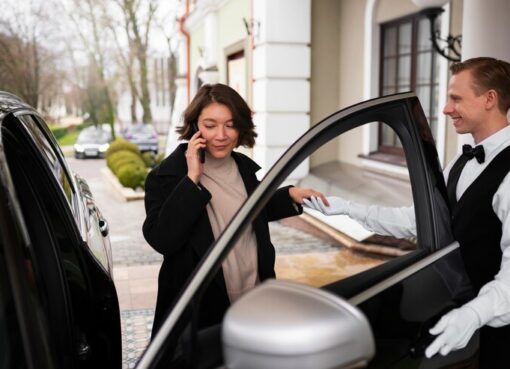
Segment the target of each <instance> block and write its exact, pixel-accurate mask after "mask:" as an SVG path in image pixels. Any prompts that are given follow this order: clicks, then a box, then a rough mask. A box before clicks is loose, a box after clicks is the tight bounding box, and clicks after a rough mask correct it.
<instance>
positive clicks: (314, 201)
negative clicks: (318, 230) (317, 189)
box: [303, 196, 349, 215]
mask: <svg viewBox="0 0 510 369" xmlns="http://www.w3.org/2000/svg"><path fill="white" fill-rule="evenodd" d="M326 199H327V200H328V201H329V206H326V204H324V203H323V202H322V200H321V199H320V198H319V197H315V196H312V197H310V199H304V200H303V201H304V205H305V206H306V207H308V208H310V209H314V210H317V211H320V212H321V213H323V214H325V215H340V214H347V215H348V214H349V201H347V200H344V199H342V198H341V197H335V196H329V197H326Z"/></svg>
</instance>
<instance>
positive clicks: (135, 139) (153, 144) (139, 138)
mask: <svg viewBox="0 0 510 369" xmlns="http://www.w3.org/2000/svg"><path fill="white" fill-rule="evenodd" d="M122 136H123V137H124V138H125V139H126V140H128V141H131V142H132V143H134V144H136V145H137V146H138V148H139V149H140V151H141V152H145V151H152V152H153V153H154V154H157V153H158V150H159V141H158V133H157V132H156V129H155V128H154V126H153V125H152V124H143V123H137V124H131V125H129V126H127V127H126V128H124V129H123V130H122Z"/></svg>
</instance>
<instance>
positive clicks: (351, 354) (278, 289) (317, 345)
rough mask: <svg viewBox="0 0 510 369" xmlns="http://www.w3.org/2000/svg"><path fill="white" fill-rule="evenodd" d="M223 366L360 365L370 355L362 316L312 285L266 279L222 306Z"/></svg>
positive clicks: (319, 367)
mask: <svg viewBox="0 0 510 369" xmlns="http://www.w3.org/2000/svg"><path fill="white" fill-rule="evenodd" d="M222 341H223V355H224V359H225V365H226V367H227V368H229V369H236V368H242V369H262V368H264V369H266V368H279V369H286V368H288V369H309V368H315V369H322V368H324V369H326V368H344V367H351V366H356V367H358V366H357V365H362V366H363V365H366V364H367V363H368V362H369V360H370V359H371V358H372V357H373V356H374V354H375V344H374V338H373V335H372V331H371V329H370V325H369V323H368V320H367V319H366V318H365V316H364V315H363V313H362V312H361V311H360V310H359V309H357V308H356V307H354V306H351V305H349V304H348V303H347V302H346V301H345V300H343V299H341V298H339V297H337V296H335V295H333V294H331V293H329V292H326V291H324V290H320V289H317V288H314V287H309V286H305V285H301V284H297V283H294V282H289V281H281V280H270V281H267V282H264V283H263V284H261V285H260V286H259V287H257V288H255V289H254V290H252V291H250V292H249V293H247V294H246V295H244V296H243V297H242V298H240V299H239V300H238V301H237V302H236V303H235V304H234V305H232V306H231V307H230V309H229V310H228V312H227V314H226V316H225V319H224V320H223V328H222Z"/></svg>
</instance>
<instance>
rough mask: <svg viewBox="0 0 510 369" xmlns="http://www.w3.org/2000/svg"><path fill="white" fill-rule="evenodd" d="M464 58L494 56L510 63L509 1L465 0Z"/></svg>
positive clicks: (463, 24) (463, 22)
mask: <svg viewBox="0 0 510 369" xmlns="http://www.w3.org/2000/svg"><path fill="white" fill-rule="evenodd" d="M463 8H464V10H463V16H462V59H463V60H466V59H470V58H474V57H477V56H492V57H494V58H498V59H501V60H505V61H507V62H510V47H509V43H508V35H509V33H510V21H509V20H510V1H508V0H490V1H487V0H464V5H463Z"/></svg>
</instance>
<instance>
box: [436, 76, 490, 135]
mask: <svg viewBox="0 0 510 369" xmlns="http://www.w3.org/2000/svg"><path fill="white" fill-rule="evenodd" d="M486 102H487V98H486V96H485V93H483V94H481V95H479V96H477V94H476V92H475V90H474V84H473V78H472V76H471V72H470V71H469V70H464V71H462V72H459V73H457V74H455V75H453V76H452V78H451V79H450V83H449V84H448V101H447V103H446V105H445V106H444V108H443V113H444V114H445V115H448V116H450V118H451V119H452V121H453V126H454V127H455V130H456V131H457V133H471V134H472V135H473V137H474V138H475V141H477V137H480V136H481V135H482V132H483V130H484V127H485V126H486V125H487V122H486V120H487V109H486Z"/></svg>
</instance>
